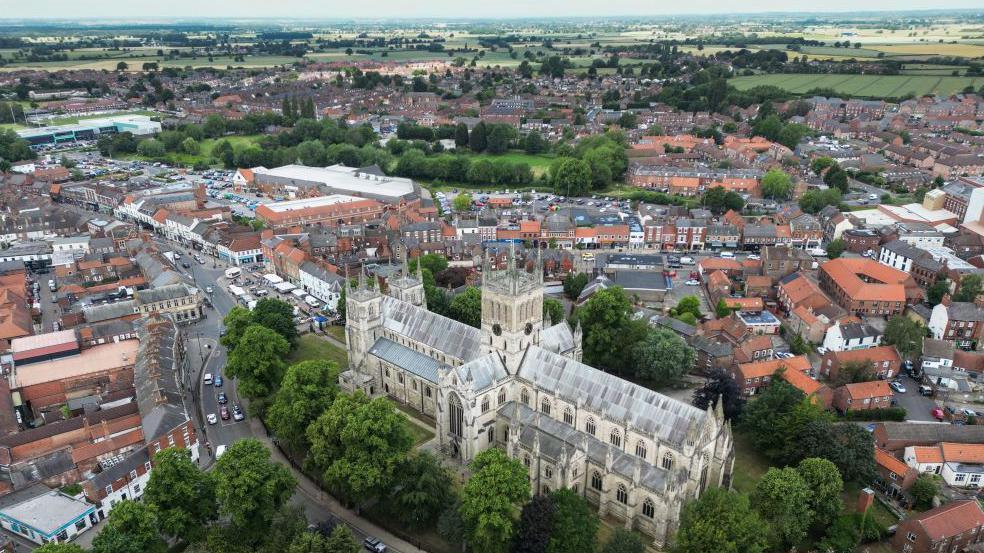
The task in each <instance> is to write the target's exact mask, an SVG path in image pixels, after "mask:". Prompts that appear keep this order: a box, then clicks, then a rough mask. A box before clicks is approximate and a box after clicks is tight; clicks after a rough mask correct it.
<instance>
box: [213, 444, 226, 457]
mask: <svg viewBox="0 0 984 553" xmlns="http://www.w3.org/2000/svg"><path fill="white" fill-rule="evenodd" d="M225 450H226V446H225V444H220V445H219V447H217V448H215V458H216V459H218V458H219V457H222V454H223V453H225Z"/></svg>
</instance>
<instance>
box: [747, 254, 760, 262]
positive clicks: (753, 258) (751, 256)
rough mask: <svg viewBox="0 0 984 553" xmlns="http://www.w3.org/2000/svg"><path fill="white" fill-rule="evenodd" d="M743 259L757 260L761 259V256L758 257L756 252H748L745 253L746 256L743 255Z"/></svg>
mask: <svg viewBox="0 0 984 553" xmlns="http://www.w3.org/2000/svg"><path fill="white" fill-rule="evenodd" d="M745 259H751V260H759V259H762V258H761V257H760V256H759V255H757V254H754V253H750V254H748V255H747V256H746V257H745Z"/></svg>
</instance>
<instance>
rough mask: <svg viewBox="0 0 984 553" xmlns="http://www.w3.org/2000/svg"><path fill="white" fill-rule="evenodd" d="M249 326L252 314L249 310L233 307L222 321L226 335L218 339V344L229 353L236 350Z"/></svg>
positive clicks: (251, 322)
mask: <svg viewBox="0 0 984 553" xmlns="http://www.w3.org/2000/svg"><path fill="white" fill-rule="evenodd" d="M251 324H253V313H252V312H251V311H250V310H249V309H246V308H245V307H240V306H238V305H237V306H236V307H233V308H232V309H231V310H229V312H228V313H226V316H225V318H223V319H222V326H223V327H224V328H225V331H226V333H225V336H223V337H221V338H219V342H220V343H221V344H222V345H223V346H225V347H226V348H227V349H229V351H232V350H234V349H236V346H238V345H239V341H240V340H242V338H243V334H244V333H245V332H246V329H247V328H249V325H251Z"/></svg>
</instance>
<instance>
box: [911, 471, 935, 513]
mask: <svg viewBox="0 0 984 553" xmlns="http://www.w3.org/2000/svg"><path fill="white" fill-rule="evenodd" d="M939 491H940V486H939V482H938V481H937V477H936V476H934V475H932V474H920V475H919V478H917V479H916V481H915V482H913V484H912V488H911V489H910V490H909V493H910V494H912V501H913V505H914V507H915V508H916V510H919V511H926V510H928V509H932V508H933V498H935V497H936V494H938V493H939Z"/></svg>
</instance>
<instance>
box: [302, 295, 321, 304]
mask: <svg viewBox="0 0 984 553" xmlns="http://www.w3.org/2000/svg"><path fill="white" fill-rule="evenodd" d="M304 303H306V304H308V305H310V306H311V307H318V306H319V305H321V302H319V301H318V298H316V297H314V296H304Z"/></svg>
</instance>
